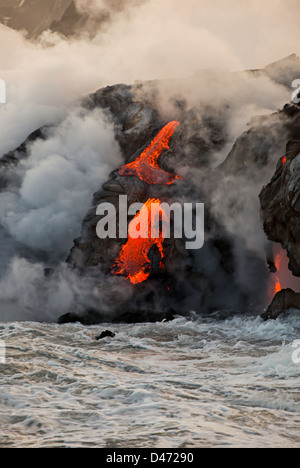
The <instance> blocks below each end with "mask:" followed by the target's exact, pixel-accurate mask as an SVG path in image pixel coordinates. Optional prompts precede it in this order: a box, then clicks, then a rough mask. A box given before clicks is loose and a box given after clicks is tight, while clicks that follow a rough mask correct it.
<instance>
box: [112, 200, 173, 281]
mask: <svg viewBox="0 0 300 468" xmlns="http://www.w3.org/2000/svg"><path fill="white" fill-rule="evenodd" d="M161 222H167V223H168V222H169V218H168V216H167V215H166V213H165V211H164V210H162V208H161V203H160V200H158V199H154V198H152V199H149V200H148V201H147V202H146V203H145V204H144V206H143V208H142V209H141V211H140V212H139V213H137V215H136V216H135V217H134V219H133V220H132V221H131V223H130V224H129V233H128V241H127V243H126V244H125V245H124V246H123V248H122V250H121V252H120V254H119V256H118V257H117V259H116V261H115V263H114V265H113V267H112V274H114V275H123V276H126V277H127V278H129V279H130V281H131V283H133V284H138V283H142V282H143V281H145V280H146V279H147V278H148V277H149V275H150V271H151V260H150V259H149V257H148V254H149V251H150V249H151V248H152V247H153V246H154V245H155V246H157V248H158V251H159V253H160V257H161V259H160V267H161V268H163V267H164V250H163V242H164V238H163V235H162V232H161ZM137 232H138V233H139V237H138V238H136V233H137Z"/></svg>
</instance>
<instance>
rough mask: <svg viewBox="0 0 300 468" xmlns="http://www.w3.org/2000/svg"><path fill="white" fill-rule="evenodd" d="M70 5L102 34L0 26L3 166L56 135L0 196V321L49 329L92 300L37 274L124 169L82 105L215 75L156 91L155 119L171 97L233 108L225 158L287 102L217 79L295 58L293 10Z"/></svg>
mask: <svg viewBox="0 0 300 468" xmlns="http://www.w3.org/2000/svg"><path fill="white" fill-rule="evenodd" d="M76 5H77V8H78V9H79V10H81V11H83V10H84V11H85V12H86V13H88V14H89V15H90V18H91V21H92V22H93V27H95V28H96V27H97V28H98V32H97V33H96V34H95V37H94V38H93V39H90V38H88V37H87V35H86V34H85V32H82V33H81V34H79V35H78V37H76V38H72V39H69V40H68V39H66V38H64V37H61V36H59V35H58V34H56V33H50V32H49V31H47V32H45V33H43V35H42V36H41V38H40V39H39V40H36V41H35V42H31V41H29V40H27V39H26V37H25V34H24V33H22V32H16V31H13V30H11V29H9V28H7V27H5V26H2V25H1V26H0V43H1V44H5V47H1V49H0V63H1V71H0V78H1V79H4V80H5V81H6V83H7V100H8V102H7V104H6V105H5V106H1V107H0V156H2V155H3V154H5V153H7V152H8V151H10V150H12V149H14V148H16V147H17V146H18V145H19V144H20V143H21V142H22V141H24V139H25V138H26V137H27V136H28V135H29V134H30V133H31V132H32V131H34V130H36V129H37V128H39V127H41V126H43V125H45V124H53V127H52V128H51V129H49V135H48V136H49V138H48V139H47V140H46V141H41V140H38V141H36V142H35V143H34V144H33V145H32V146H31V148H30V155H29V158H28V159H27V160H26V161H24V162H22V163H21V164H20V165H19V167H18V174H17V179H18V180H16V183H15V184H14V185H13V186H12V188H11V189H10V190H8V191H4V192H2V193H0V225H1V229H0V241H1V252H0V262H1V265H0V275H1V277H0V320H17V319H18V320H25V319H26V320H30V319H31V320H36V319H40V320H55V319H56V318H57V316H58V315H61V314H63V313H64V312H67V311H68V310H69V308H70V306H71V305H72V304H73V302H74V298H75V297H76V293H75V292H74V291H75V290H76V287H77V288H78V289H83V288H84V287H86V289H89V288H88V285H87V284H80V281H79V279H78V278H77V279H75V277H74V274H73V273H70V272H69V271H68V270H67V269H66V268H65V267H64V265H63V264H62V265H61V266H60V267H59V268H58V270H59V273H58V277H57V279H56V280H55V279H53V280H52V282H51V281H50V282H49V281H47V283H46V282H45V281H44V280H43V279H42V278H43V274H42V272H43V269H44V267H45V266H47V267H48V266H57V265H59V263H60V262H61V261H63V260H64V259H65V258H66V256H67V255H68V252H69V249H70V248H71V246H72V240H73V238H75V237H76V236H78V234H79V232H80V226H81V221H82V218H83V216H84V214H85V213H86V211H87V210H88V208H89V206H90V200H91V195H92V193H93V192H94V191H95V190H97V189H98V188H99V187H100V185H101V183H102V182H103V181H104V180H105V179H106V178H107V176H108V174H109V172H110V171H111V170H112V169H114V168H115V167H117V166H118V165H120V163H121V155H120V150H119V148H118V145H117V143H116V141H115V139H114V131H113V126H112V125H111V124H110V123H109V122H108V121H107V120H106V118H105V117H104V115H103V114H102V113H101V112H99V111H93V112H87V111H85V112H83V110H82V109H81V108H80V106H79V105H77V104H74V102H75V103H76V102H77V100H78V99H79V98H80V97H81V96H83V95H86V94H88V93H89V92H93V91H94V90H96V89H98V88H100V87H102V86H106V85H107V84H113V83H118V82H126V83H131V82H133V81H134V80H137V79H138V80H151V79H157V78H175V79H176V78H181V77H185V76H189V75H192V74H193V73H194V71H195V69H205V68H213V69H218V73H217V74H216V75H211V74H209V73H208V74H207V77H206V78H203V83H202V86H199V82H197V86H196V85H195V86H192V87H191V89H190V90H189V92H188V91H187V90H186V89H185V90H184V89H181V87H180V86H181V85H180V84H179V82H176V81H174V84H173V85H172V86H173V88H172V87H171V88H169V89H168V90H166V89H164V88H163V84H162V85H161V86H162V88H161V96H162V99H161V101H160V106H161V108H160V110H161V112H162V113H163V112H165V113H166V114H167V113H169V112H170V113H171V112H172V98H173V97H174V96H179V97H180V96H182V95H183V96H184V97H185V99H186V100H187V103H188V105H189V106H190V107H196V108H197V109H198V111H199V113H201V110H202V109H203V108H204V106H205V105H207V104H210V103H211V102H213V103H214V105H216V103H217V102H218V101H220V102H221V101H222V102H225V101H228V102H230V103H231V105H232V114H231V119H230V122H229V123H228V125H229V133H230V138H229V142H228V148H227V149H228V150H229V149H230V146H231V145H232V144H233V143H234V141H235V139H236V138H237V137H238V136H239V135H240V134H241V132H242V131H244V130H245V128H246V124H247V122H248V121H249V120H250V118H251V117H253V116H254V115H256V114H266V113H269V112H271V111H274V110H276V109H277V108H279V107H281V106H282V105H283V104H284V103H285V102H287V101H289V100H290V96H289V93H288V92H287V90H286V89H285V88H284V87H283V86H280V85H276V84H275V83H274V82H271V80H269V79H267V78H260V79H258V80H256V81H255V82H254V80H250V79H248V78H246V77H244V78H242V79H238V80H233V79H231V78H230V79H228V75H227V74H226V73H225V72H224V71H222V70H230V71H237V70H242V69H247V68H258V67H262V66H265V65H266V64H267V63H270V62H272V61H275V60H277V59H278V58H281V57H283V56H286V55H289V54H290V53H292V52H296V53H298V52H299V44H300V31H299V27H298V22H297V15H296V13H297V7H298V4H297V2H296V1H295V0H285V1H283V0H275V1H274V0H272V1H271V0H267V1H265V2H264V3H263V4H262V2H261V1H258V0H252V1H251V2H247V5H246V4H242V3H241V2H239V1H238V0H230V1H229V2H226V3H225V2H222V1H221V0H216V1H214V2H209V3H208V2H207V1H204V0H187V1H185V2H182V1H181V0H148V1H146V0H144V1H142V0H140V1H139V0H132V1H129V0H128V1H125V0H118V1H117V0H116V1H108V0H90V1H85V2H83V1H82V0H77V1H76ZM99 18H101V19H102V21H100V22H98V19H99ZM96 20H97V21H96ZM297 49H298V50H297ZM216 76H218V78H216ZM295 78H298V77H295ZM216 107H217V106H216ZM225 157H226V151H225V152H224V153H222V154H219V155H215V158H216V164H217V163H220V162H221V161H222V160H224V159H225ZM271 173H272V171H271V172H270V173H269V174H268V177H269V175H270V174H271ZM266 177H267V174H266ZM257 193H258V192H257V187H255V186H254V187H253V193H252V194H249V193H248V192H247V193H245V194H242V196H243V198H245V199H248V200H250V201H249V205H251V200H254V197H257ZM219 195H220V194H218V193H216V205H217V203H218V196H219ZM251 206H253V205H251ZM224 212H225V211H224ZM251 216H252V214H250V215H249V217H250V218H249V225H251ZM253 216H256V215H254V214H253ZM238 225H239V226H240V228H241V229H242V230H243V232H242V233H241V236H242V237H243V236H244V237H245V238H247V239H257V237H260V238H261V239H262V236H260V235H257V234H255V233H254V232H252V233H251V234H249V230H248V224H245V223H244V218H242V219H241V222H240V223H239V224H238ZM232 229H236V225H235V227H234V228H233V227H232ZM246 231H247V232H246ZM252 234H253V236H252ZM251 236H252V237H251ZM261 242H262V241H261ZM24 249H25V250H26V249H28V251H30V250H31V249H32V250H33V249H35V250H38V251H39V252H40V258H35V260H34V261H33V260H32V258H31V259H30V255H29V257H28V255H27V254H26V255H24ZM24 257H25V258H24ZM72 275H73V276H72ZM112 281H113V280H112ZM72 284H73V286H72ZM74 285H76V287H75V286H74ZM78 289H77V291H78ZM50 298H51V299H50ZM95 298H96V299H99V298H97V293H95Z"/></svg>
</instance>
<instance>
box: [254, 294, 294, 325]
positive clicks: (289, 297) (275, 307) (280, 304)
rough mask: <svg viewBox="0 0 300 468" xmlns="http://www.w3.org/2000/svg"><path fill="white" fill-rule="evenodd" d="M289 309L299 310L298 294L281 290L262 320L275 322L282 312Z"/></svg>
mask: <svg viewBox="0 0 300 468" xmlns="http://www.w3.org/2000/svg"><path fill="white" fill-rule="evenodd" d="M290 309H299V310H300V293H295V292H294V291H293V290H292V289H283V290H282V291H280V292H278V293H277V294H276V296H275V297H274V299H273V301H272V302H271V304H270V305H269V307H268V309H267V311H266V312H265V313H264V314H263V315H262V318H263V319H264V320H270V319H272V320H276V319H277V318H278V317H279V316H280V315H281V314H282V313H283V312H286V311H288V310H290Z"/></svg>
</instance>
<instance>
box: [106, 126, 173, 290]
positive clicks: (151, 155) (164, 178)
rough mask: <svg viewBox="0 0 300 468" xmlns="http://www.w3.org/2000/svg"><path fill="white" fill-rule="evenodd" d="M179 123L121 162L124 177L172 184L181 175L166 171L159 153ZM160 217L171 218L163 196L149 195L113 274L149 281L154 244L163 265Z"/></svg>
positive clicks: (133, 280)
mask: <svg viewBox="0 0 300 468" xmlns="http://www.w3.org/2000/svg"><path fill="white" fill-rule="evenodd" d="M179 125H180V123H179V122H176V121H172V122H169V123H168V124H167V125H165V126H164V128H163V129H162V130H161V131H160V132H159V133H158V135H156V137H155V138H154V140H153V141H152V142H151V143H150V145H149V146H148V147H147V148H146V149H145V150H144V151H143V152H142V154H141V155H140V156H139V157H137V158H136V159H135V161H133V162H131V163H129V164H126V165H125V166H122V167H121V168H119V169H118V170H117V171H116V172H117V173H118V174H119V175H120V176H124V177H126V176H137V177H139V178H140V179H141V180H142V181H144V182H146V183H147V184H149V185H165V186H167V185H171V184H173V182H174V181H175V180H176V179H182V178H181V177H179V176H178V175H176V174H171V173H169V172H166V171H164V170H163V169H161V168H160V167H159V165H158V159H159V157H160V155H161V154H162V152H163V151H164V150H168V149H169V142H170V139H171V137H172V136H173V134H174V132H175V130H176V128H177V127H178V126H179ZM153 219H154V220H155V222H154V223H153V222H152V220H153ZM161 221H163V222H170V220H169V218H168V216H167V215H166V213H165V212H164V210H162V208H161V202H160V200H159V199H154V198H152V199H149V200H148V201H147V202H146V203H145V204H144V206H143V208H142V209H141V211H140V212H139V213H138V214H137V215H136V216H135V218H134V219H133V220H132V221H131V223H130V224H129V233H128V241H127V243H126V244H125V245H124V246H123V248H122V250H121V252H120V254H119V256H118V257H117V259H116V261H115V263H114V265H113V267H112V274H114V275H123V276H126V277H127V278H129V279H130V281H131V283H133V284H138V283H142V282H143V281H146V279H148V277H149V275H150V272H151V260H150V259H149V257H148V254H149V252H150V250H151V249H152V247H153V246H156V247H157V248H158V251H159V253H160V257H161V259H160V267H161V268H163V267H164V249H163V242H164V238H163V234H162V233H161V232H160V225H161ZM137 226H139V227H140V228H139V233H140V235H139V237H138V238H137V236H136V235H133V229H137Z"/></svg>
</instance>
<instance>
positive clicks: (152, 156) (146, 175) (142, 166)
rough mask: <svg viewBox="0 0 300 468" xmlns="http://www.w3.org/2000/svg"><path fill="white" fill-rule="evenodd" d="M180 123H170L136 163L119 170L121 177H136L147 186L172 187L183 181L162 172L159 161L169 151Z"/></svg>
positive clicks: (176, 176) (173, 175)
mask: <svg viewBox="0 0 300 468" xmlns="http://www.w3.org/2000/svg"><path fill="white" fill-rule="evenodd" d="M179 125H180V123H179V122H176V121H173V122H170V123H168V124H167V125H166V126H165V127H164V128H163V129H162V130H161V131H160V132H159V133H158V135H157V136H156V137H155V138H154V140H153V141H152V142H151V143H150V145H149V146H148V147H147V148H146V149H145V150H144V151H143V152H142V154H141V155H140V156H138V157H137V158H136V159H135V161H133V162H131V163H129V164H126V165H125V166H122V167H120V168H119V169H117V171H116V172H117V173H118V174H119V175H120V176H125V177H127V176H136V177H139V178H140V179H141V180H142V181H144V182H146V183H147V184H150V185H154V184H159V185H165V186H167V185H171V184H173V182H174V180H176V179H182V177H179V176H178V175H176V174H171V173H170V172H166V171H164V170H162V169H161V168H160V167H159V165H158V159H159V157H160V155H161V154H162V152H163V151H164V150H169V149H170V147H169V142H170V139H171V137H172V135H173V133H174V132H175V130H176V128H177V127H178V126H179Z"/></svg>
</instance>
